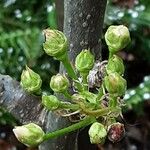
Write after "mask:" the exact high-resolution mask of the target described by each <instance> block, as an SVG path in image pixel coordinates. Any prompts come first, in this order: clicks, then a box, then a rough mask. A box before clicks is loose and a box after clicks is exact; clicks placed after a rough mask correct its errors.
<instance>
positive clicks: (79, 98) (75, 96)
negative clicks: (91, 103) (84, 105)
mask: <svg viewBox="0 0 150 150" xmlns="http://www.w3.org/2000/svg"><path fill="white" fill-rule="evenodd" d="M71 99H72V101H73V102H81V101H85V97H84V96H83V95H81V94H73V95H72V96H71Z"/></svg>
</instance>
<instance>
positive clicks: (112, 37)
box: [105, 25, 131, 53]
mask: <svg viewBox="0 0 150 150" xmlns="http://www.w3.org/2000/svg"><path fill="white" fill-rule="evenodd" d="M105 41H106V43H107V45H108V48H109V51H110V52H112V53H115V52H117V51H119V50H121V49H123V48H125V47H126V46H127V45H128V44H129V42H130V41H131V39H130V33H129V30H128V28H127V27H126V26H124V25H118V26H117V25H116V26H114V25H112V26H110V27H109V28H108V29H107V31H106V33H105Z"/></svg>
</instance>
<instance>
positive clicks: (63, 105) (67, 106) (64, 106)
mask: <svg viewBox="0 0 150 150" xmlns="http://www.w3.org/2000/svg"><path fill="white" fill-rule="evenodd" d="M59 108H62V109H71V110H79V109H80V108H79V105H78V104H69V103H65V102H61V104H60V106H59Z"/></svg>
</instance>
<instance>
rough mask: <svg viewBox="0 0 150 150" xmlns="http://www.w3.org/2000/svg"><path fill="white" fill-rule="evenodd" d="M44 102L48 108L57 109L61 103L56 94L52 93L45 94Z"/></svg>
mask: <svg viewBox="0 0 150 150" xmlns="http://www.w3.org/2000/svg"><path fill="white" fill-rule="evenodd" d="M42 104H43V105H44V106H45V107H46V108H47V109H48V110H56V109H57V108H58V107H59V105H60V101H59V100H58V99H57V97H56V96H54V95H50V96H45V95H43V96H42Z"/></svg>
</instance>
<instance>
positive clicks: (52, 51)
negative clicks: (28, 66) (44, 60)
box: [43, 29, 68, 60]
mask: <svg viewBox="0 0 150 150" xmlns="http://www.w3.org/2000/svg"><path fill="white" fill-rule="evenodd" d="M44 34H45V37H46V41H45V43H44V44H43V47H44V51H45V52H46V53H47V54H48V55H50V56H53V57H55V58H56V59H57V60H62V59H63V58H64V57H65V56H66V53H67V50H68V41H67V38H66V37H65V35H64V34H63V33H62V32H60V31H58V30H51V29H46V30H44Z"/></svg>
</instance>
